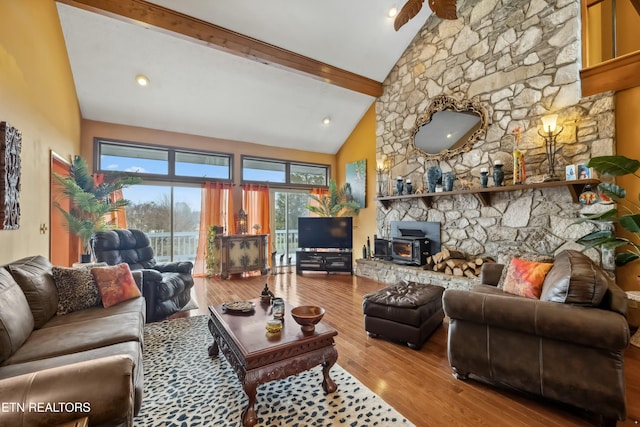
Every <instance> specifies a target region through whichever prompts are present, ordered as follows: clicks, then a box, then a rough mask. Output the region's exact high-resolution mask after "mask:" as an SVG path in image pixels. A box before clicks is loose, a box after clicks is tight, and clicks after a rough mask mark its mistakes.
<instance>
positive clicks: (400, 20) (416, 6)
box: [393, 0, 431, 31]
mask: <svg viewBox="0 0 640 427" xmlns="http://www.w3.org/2000/svg"><path fill="white" fill-rule="evenodd" d="M430 1H431V0H430ZM422 3H424V0H409V1H407V3H405V5H404V6H402V9H400V12H398V15H397V16H396V19H395V20H394V21H393V28H395V30H396V31H398V30H399V29H400V27H402V26H403V25H404V24H406V23H407V22H409V20H410V19H411V18H413V17H414V16H416V15H417V14H418V12H420V9H422Z"/></svg>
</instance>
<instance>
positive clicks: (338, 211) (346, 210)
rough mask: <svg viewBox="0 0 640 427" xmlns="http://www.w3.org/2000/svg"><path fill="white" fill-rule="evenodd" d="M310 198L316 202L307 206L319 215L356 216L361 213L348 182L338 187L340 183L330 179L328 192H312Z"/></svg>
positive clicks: (310, 210)
mask: <svg viewBox="0 0 640 427" xmlns="http://www.w3.org/2000/svg"><path fill="white" fill-rule="evenodd" d="M310 198H311V199H312V200H314V201H315V202H316V204H315V205H312V204H308V205H307V206H306V208H307V209H309V212H312V213H314V214H316V215H318V216H325V217H329V216H356V215H358V214H359V213H360V205H359V204H358V202H356V201H355V200H354V199H353V196H352V195H351V185H350V184H349V183H348V182H347V183H345V184H344V185H343V186H342V187H340V188H338V184H336V182H335V181H334V180H330V181H329V192H328V193H327V194H322V195H315V194H312V195H311V196H310Z"/></svg>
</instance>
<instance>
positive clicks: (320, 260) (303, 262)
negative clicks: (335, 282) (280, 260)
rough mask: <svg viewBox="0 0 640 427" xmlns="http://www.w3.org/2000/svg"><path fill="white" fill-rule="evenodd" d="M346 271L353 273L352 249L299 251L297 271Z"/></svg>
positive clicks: (297, 253)
mask: <svg viewBox="0 0 640 427" xmlns="http://www.w3.org/2000/svg"><path fill="white" fill-rule="evenodd" d="M305 270H306V271H326V272H327V273H331V272H344V273H351V274H353V258H352V255H351V251H323V252H320V251H317V252H316V251H298V252H296V273H297V274H302V272H303V271H305Z"/></svg>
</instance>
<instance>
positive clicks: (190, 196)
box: [123, 184, 201, 262]
mask: <svg viewBox="0 0 640 427" xmlns="http://www.w3.org/2000/svg"><path fill="white" fill-rule="evenodd" d="M123 196H124V198H125V199H127V200H130V201H131V204H130V205H129V206H127V208H126V214H127V227H128V228H134V229H138V230H142V231H144V232H145V233H146V234H147V235H148V236H149V239H150V240H151V247H152V248H153V252H154V254H155V257H156V260H157V261H158V262H164V261H192V262H193V261H194V260H195V257H196V250H197V248H198V230H199V224H200V197H201V189H200V188H199V187H198V186H191V187H188V186H179V185H175V184H172V185H134V186H131V187H127V188H125V189H124V190H123Z"/></svg>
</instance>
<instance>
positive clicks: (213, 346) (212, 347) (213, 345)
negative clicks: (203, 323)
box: [208, 318, 218, 357]
mask: <svg viewBox="0 0 640 427" xmlns="http://www.w3.org/2000/svg"><path fill="white" fill-rule="evenodd" d="M208 325H209V332H211V336H212V337H213V342H212V343H211V345H210V346H209V357H213V356H217V355H218V341H216V332H215V328H214V327H213V321H212V320H211V318H209V323H208Z"/></svg>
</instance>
